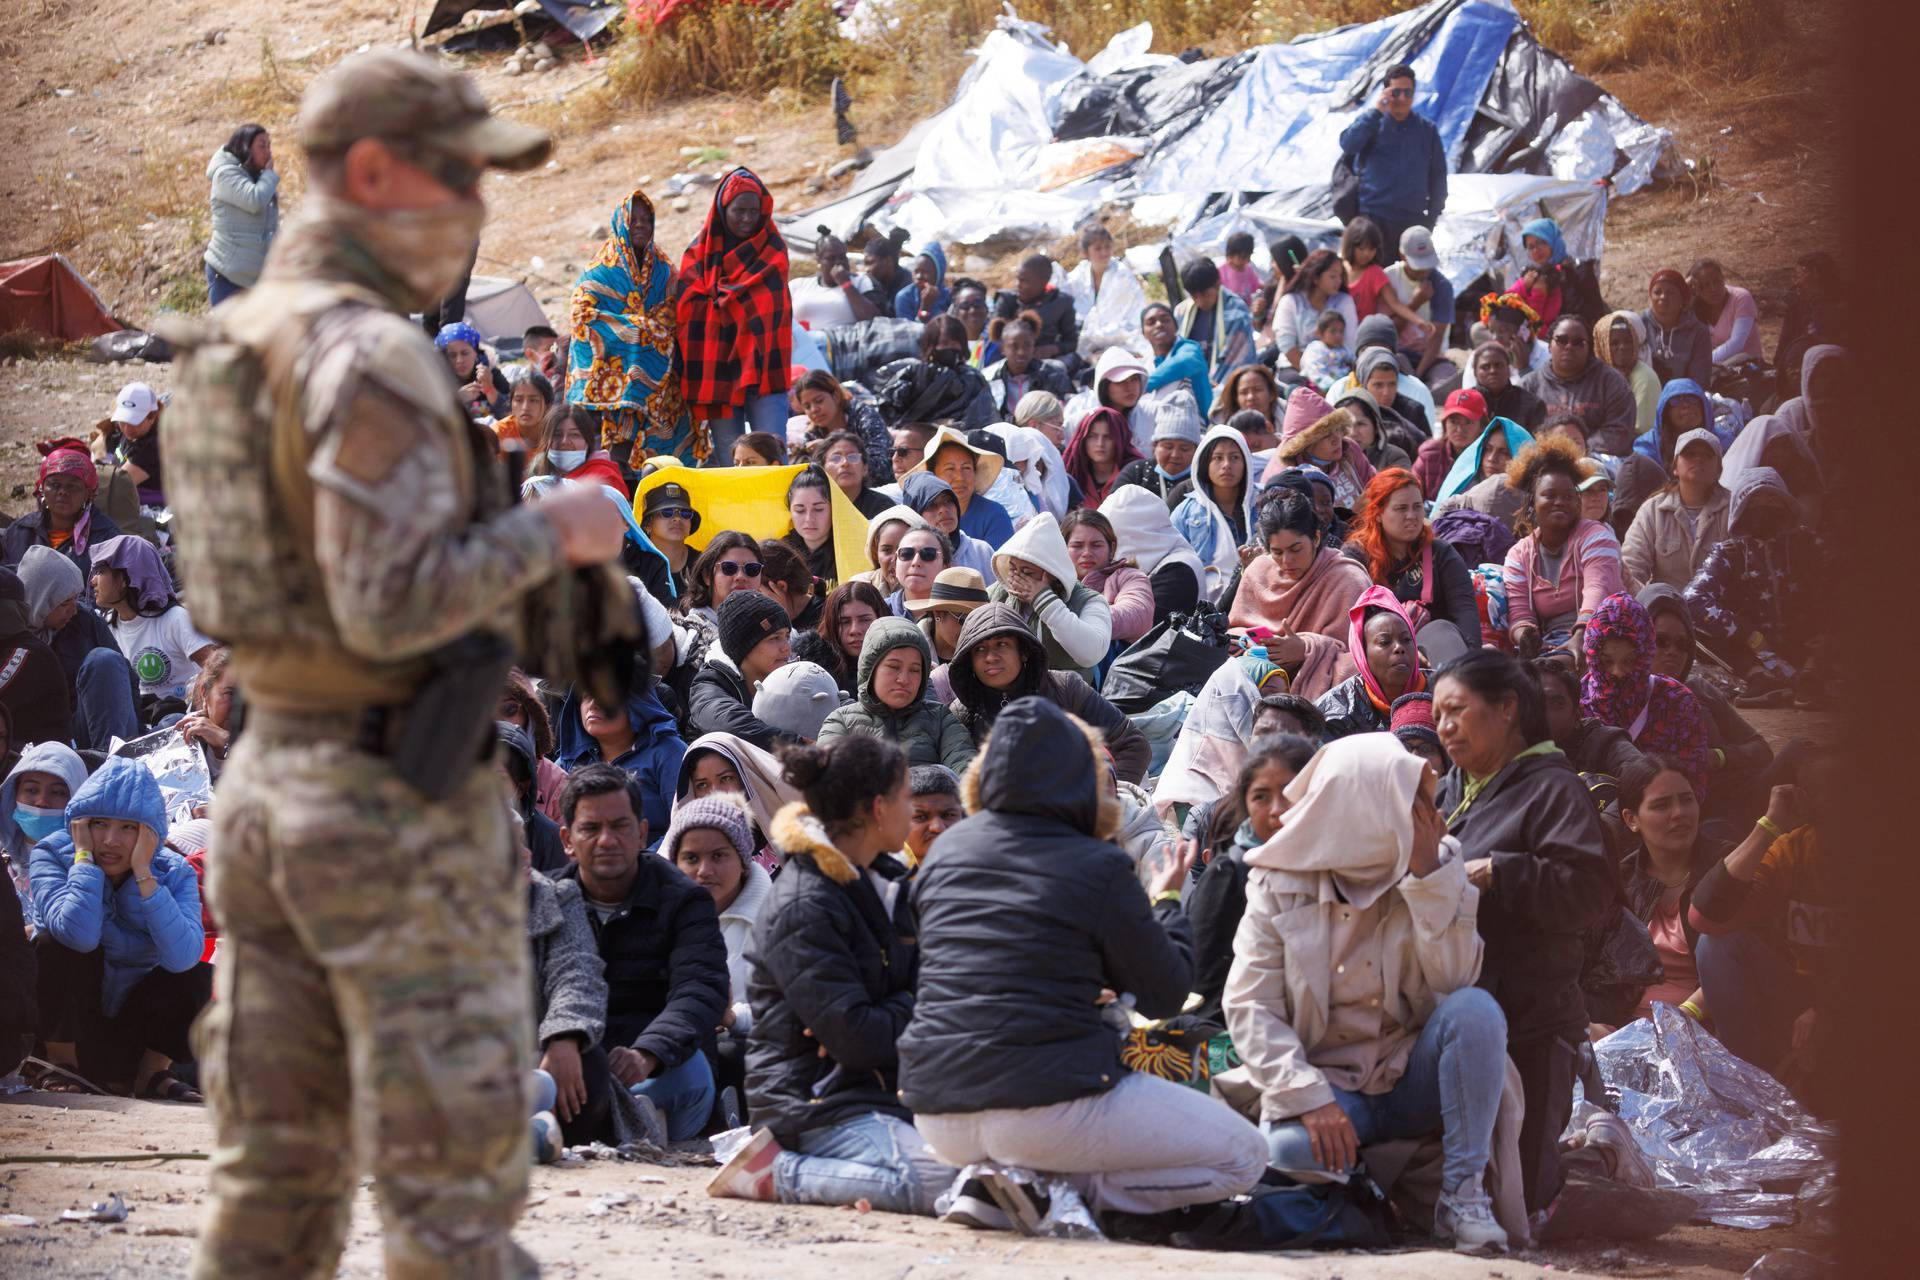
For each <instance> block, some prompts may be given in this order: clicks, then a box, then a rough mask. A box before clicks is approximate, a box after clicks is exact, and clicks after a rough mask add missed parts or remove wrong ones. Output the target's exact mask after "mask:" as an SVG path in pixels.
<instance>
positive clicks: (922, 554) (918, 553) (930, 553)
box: [894, 547, 940, 564]
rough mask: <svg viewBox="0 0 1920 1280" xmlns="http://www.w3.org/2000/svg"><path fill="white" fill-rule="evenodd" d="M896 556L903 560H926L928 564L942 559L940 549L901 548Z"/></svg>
mask: <svg viewBox="0 0 1920 1280" xmlns="http://www.w3.org/2000/svg"><path fill="white" fill-rule="evenodd" d="M894 554H895V555H896V556H898V557H899V558H900V559H902V560H925V561H926V562H927V563H928V564H932V563H933V562H934V561H935V560H938V559H939V558H940V548H938V547H901V548H900V549H899V550H898V551H896V552H894Z"/></svg>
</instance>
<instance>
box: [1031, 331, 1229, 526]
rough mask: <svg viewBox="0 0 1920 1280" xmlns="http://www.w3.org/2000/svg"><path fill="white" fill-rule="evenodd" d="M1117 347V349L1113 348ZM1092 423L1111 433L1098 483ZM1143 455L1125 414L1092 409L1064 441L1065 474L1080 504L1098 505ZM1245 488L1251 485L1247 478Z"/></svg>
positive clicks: (1111, 410)
mask: <svg viewBox="0 0 1920 1280" xmlns="http://www.w3.org/2000/svg"><path fill="white" fill-rule="evenodd" d="M1112 349H1113V350H1117V349H1118V348H1112ZM1095 422H1105V423H1106V424H1107V430H1108V431H1109V432H1111V433H1112V435H1113V448H1114V460H1113V474H1112V475H1111V476H1108V477H1107V482H1106V483H1105V484H1101V483H1100V482H1099V481H1098V480H1095V479H1094V478H1093V463H1092V462H1091V461H1089V460H1088V458H1087V449H1086V442H1087V432H1088V431H1089V430H1090V429H1091V428H1092V426H1093V424H1094V423H1095ZM1144 456H1145V455H1144V454H1142V453H1141V452H1140V450H1139V449H1138V448H1137V447H1136V446H1135V445H1134V443H1133V431H1132V429H1131V428H1129V427H1128V426H1127V419H1126V417H1125V416H1124V415H1123V414H1122V413H1121V412H1120V411H1119V410H1118V409H1109V408H1106V407H1105V406H1102V407H1101V408H1098V409H1095V410H1094V411H1093V412H1092V413H1089V414H1088V415H1087V416H1086V417H1084V418H1082V419H1080V425H1079V426H1077V427H1075V428H1074V429H1073V435H1072V436H1071V437H1069V438H1068V440H1067V452H1066V456H1065V458H1064V461H1065V463H1066V467H1067V474H1068V475H1070V476H1072V477H1073V479H1074V482H1075V483H1077V484H1078V485H1079V486H1080V492H1081V494H1082V505H1083V506H1089V507H1097V506H1099V505H1100V504H1101V503H1102V502H1103V501H1105V500H1106V497H1107V495H1108V494H1110V493H1112V492H1113V490H1114V486H1116V485H1117V484H1119V483H1120V468H1122V467H1124V466H1126V465H1127V464H1128V463H1129V462H1137V461H1139V460H1140V459H1141V458H1142V457H1144ZM1247 484H1248V487H1249V488H1251V487H1252V484H1253V482H1252V480H1251V479H1249V480H1248V482H1247Z"/></svg>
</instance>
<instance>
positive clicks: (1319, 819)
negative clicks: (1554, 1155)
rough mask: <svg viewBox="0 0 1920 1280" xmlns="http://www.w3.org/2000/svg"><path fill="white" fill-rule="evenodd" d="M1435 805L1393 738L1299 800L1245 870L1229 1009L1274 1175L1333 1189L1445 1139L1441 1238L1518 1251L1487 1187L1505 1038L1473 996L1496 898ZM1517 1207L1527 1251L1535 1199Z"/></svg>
mask: <svg viewBox="0 0 1920 1280" xmlns="http://www.w3.org/2000/svg"><path fill="white" fill-rule="evenodd" d="M1434 791H1435V781H1434V776H1433V770H1432V768H1431V767H1429V766H1428V765H1427V763H1426V762H1425V761H1423V760H1421V759H1419V758H1418V757H1416V756H1414V755H1412V754H1410V753H1408V752H1407V751H1406V750H1404V749H1403V748H1402V747H1401V746H1400V744H1399V743H1398V742H1397V741H1395V740H1394V739H1393V738H1392V737H1391V736H1389V735H1387V734H1372V733H1370V734H1363V735H1360V736H1357V737H1352V738H1345V739H1341V740H1340V741H1337V742H1332V743H1329V744H1328V745H1327V746H1325V747H1323V748H1322V749H1321V750H1320V753H1319V754H1318V755H1317V756H1315V757H1314V759H1313V760H1312V761H1310V762H1309V763H1308V764H1307V767H1306V769H1305V770H1304V771H1302V772H1301V774H1300V775H1299V776H1298V777H1296V778H1295V779H1294V780H1293V781H1292V782H1291V783H1289V784H1288V786H1287V797H1288V799H1289V800H1291V802H1292V804H1291V806H1290V807H1289V808H1288V809H1287V811H1286V813H1285V814H1284V815H1283V816H1282V817H1281V818H1280V828H1279V831H1278V832H1277V833H1276V834H1275V835H1274V837H1273V838H1272V839H1270V840H1268V841H1267V842H1266V843H1264V844H1262V845H1260V846H1259V847H1257V848H1254V849H1250V850H1248V852H1247V854H1246V862H1247V865H1248V867H1249V868H1250V871H1249V875H1248V877H1247V910H1246V914H1245V915H1244V916H1243V917H1242V918H1241V922H1240V932H1239V934H1238V935H1237V936H1236V938H1235V939H1234V953H1235V956H1234V962H1233V970H1232V972H1231V973H1230V974H1229V975H1228V977H1227V989H1226V996H1225V999H1224V1001H1223V1007H1224V1009H1225V1012H1226V1017H1227V1025H1228V1027H1229V1028H1230V1029H1231V1030H1232V1032H1233V1043H1234V1047H1235V1048H1236V1049H1237V1050H1238V1051H1239V1053H1240V1056H1241V1059H1242V1060H1243V1061H1244V1062H1245V1063H1246V1065H1247V1067H1248V1070H1249V1072H1250V1074H1251V1075H1252V1077H1253V1080H1254V1082H1255V1083H1256V1084H1257V1085H1258V1086H1259V1089H1260V1109H1261V1128H1262V1130H1263V1132H1264V1133H1265V1135H1266V1139H1267V1145H1268V1149H1269V1151H1270V1153H1271V1159H1272V1164H1273V1167H1274V1168H1275V1169H1277V1170H1279V1171H1280V1172H1281V1173H1285V1174H1306V1175H1309V1177H1310V1178H1311V1179H1313V1180H1318V1179H1319V1178H1320V1177H1323V1176H1324V1175H1326V1174H1328V1173H1345V1172H1347V1171H1349V1170H1351V1169H1352V1168H1353V1166H1354V1165H1355V1163H1356V1162H1357V1161H1358V1159H1359V1155H1360V1148H1361V1147H1362V1146H1363V1145H1365V1144H1368V1143H1374V1142H1382V1141H1387V1140H1390V1139H1394V1138H1421V1137H1425V1136H1427V1135H1428V1134H1431V1133H1433V1132H1434V1131H1435V1130H1436V1129H1437V1130H1439V1131H1440V1133H1441V1145H1442V1148H1443V1150H1444V1152H1445V1156H1444V1170H1443V1174H1442V1181H1441V1190H1440V1202H1439V1205H1438V1207H1437V1208H1436V1210H1435V1212H1434V1222H1433V1233H1434V1235H1435V1236H1436V1237H1437V1238H1439V1239H1441V1240H1452V1241H1453V1242H1454V1247H1455V1248H1456V1249H1459V1250H1461V1251H1473V1250H1479V1249H1487V1248H1491V1249H1496V1250H1505V1249H1506V1247H1507V1242H1508V1236H1507V1232H1506V1231H1505V1230H1504V1229H1503V1228H1502V1226H1501V1224H1500V1222H1499V1221H1498V1220H1497V1219H1496V1218H1495V1216H1494V1204H1493V1201H1492V1199H1491V1197H1489V1195H1488V1194H1487V1188H1486V1176H1487V1173H1488V1166H1489V1165H1490V1164H1491V1163H1492V1159H1493V1125H1494V1119H1495V1117H1496V1116H1497V1115H1498V1113H1499V1109H1500V1094H1501V1088H1502V1084H1503V1081H1504V1079H1505V1073H1506V1063H1505V1062H1504V1061H1503V1059H1504V1057H1505V1054H1506V1038H1507V1022H1506V1018H1505V1017H1503V1016H1502V1015H1501V1012H1500V1006H1499V1004H1498V1003H1497V1002H1496V1001H1495V1000H1494V998H1493V997H1492V996H1490V995H1488V994H1487V993H1486V992H1485V991H1482V990H1480V989H1478V988H1477V987H1475V986H1474V981H1475V980H1476V979H1477V978H1478V977H1479V976H1480V961H1481V957H1482V954H1483V950H1484V948H1483V945H1482V943H1481V941H1480V936H1479V934H1478V932H1476V930H1475V925H1474V917H1475V912H1476V910H1477V908H1478V906H1479V901H1480V894H1479V891H1478V890H1477V889H1475V888H1474V887H1473V885H1471V884H1470V883H1468V880H1467V871H1466V862H1465V859H1464V858H1463V857H1462V856H1461V853H1460V846H1459V843H1458V842H1457V841H1455V840H1453V839H1452V838H1450V837H1448V836H1447V834H1446V824H1445V821H1444V820H1443V819H1442V817H1441V815H1440V813H1439V811H1438V810H1437V809H1436V808H1435V807H1434ZM1512 1191H1513V1192H1514V1193H1517V1191H1518V1188H1517V1187H1516V1188H1513V1189H1512ZM1504 1198H1505V1199H1506V1200H1507V1201H1508V1206H1507V1207H1508V1208H1509V1209H1510V1210H1511V1211H1512V1215H1513V1217H1514V1218H1515V1219H1516V1225H1517V1226H1518V1227H1521V1228H1522V1231H1521V1234H1522V1235H1523V1236H1524V1222H1525V1218H1524V1211H1522V1210H1521V1209H1520V1207H1519V1204H1518V1201H1519V1196H1518V1195H1517V1194H1509V1195H1507V1196H1506V1197H1504Z"/></svg>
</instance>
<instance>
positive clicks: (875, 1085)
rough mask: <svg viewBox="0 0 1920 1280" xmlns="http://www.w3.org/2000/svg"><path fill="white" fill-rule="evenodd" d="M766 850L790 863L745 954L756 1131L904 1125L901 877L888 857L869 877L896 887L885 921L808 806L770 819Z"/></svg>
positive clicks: (882, 908) (908, 955)
mask: <svg viewBox="0 0 1920 1280" xmlns="http://www.w3.org/2000/svg"><path fill="white" fill-rule="evenodd" d="M773 843H774V845H775V846H776V847H778V848H779V849H780V850H781V851H782V852H783V853H785V854H786V855H787V858H786V862H785V863H784V864H783V866H782V868H781V872H780V874H779V875H778V876H776V877H775V878H774V881H773V892H772V895H771V896H770V897H769V898H768V899H767V902H766V905H765V906H764V907H762V908H761V910H760V918H759V920H758V921H756V922H755V923H754V926H753V941H752V942H751V943H749V944H748V949H747V959H748V962H749V963H750V964H751V965H752V966H753V969H752V976H751V977H749V978H748V979H747V1000H748V1002H749V1003H750V1004H752V1006H753V1031H752V1032H751V1033H750V1036H749V1039H748V1044H747V1105H748V1107H749V1108H750V1109H751V1110H752V1112H753V1120H754V1123H755V1124H762V1125H766V1126H767V1127H768V1128H770V1129H772V1130H773V1132H774V1135H775V1136H776V1137H778V1138H779V1139H780V1141H781V1142H784V1143H791V1142H792V1141H793V1140H794V1139H796V1138H798V1137H799V1136H800V1135H801V1134H803V1133H805V1132H807V1131H808V1130H809V1129H818V1128H822V1127H824V1126H826V1125H832V1124H839V1123H840V1122H841V1121H844V1120H850V1119H852V1118H853V1117H855V1116H859V1115H866V1114H868V1113H870V1112H879V1113H881V1114H882V1115H891V1116H898V1117H900V1118H901V1119H903V1120H904V1119H907V1118H908V1114H907V1109H906V1108H905V1107H903V1106H901V1105H900V1099H899V1097H898V1095H897V1094H896V1093H895V1088H896V1086H897V1083H898V1079H899V1061H898V1058H897V1057H896V1055H895V1052H894V1043H895V1041H897V1040H898V1039H899V1038H900V1032H901V1031H902V1030H903V1029H904V1028H905V1027H906V1025H907V1019H908V1018H909V1017H911V1016H912V1015H913V976H914V949H913V923H912V921H913V915H912V908H911V907H910V906H909V905H908V902H907V886H906V884H905V881H906V877H907V871H906V868H905V867H903V866H901V865H900V864H899V863H898V862H896V861H894V860H893V859H892V858H880V859H877V860H876V861H875V862H874V864H873V868H872V869H873V871H874V873H875V874H876V875H879V876H882V877H884V878H885V879H887V880H889V881H892V882H894V883H895V884H896V885H897V890H896V892H895V893H894V895H893V896H894V899H895V904H894V909H893V911H892V912H891V913H889V911H888V909H887V906H886V904H885V903H883V902H882V901H881V899H880V895H879V894H878V893H877V892H875V890H874V886H873V884H872V883H871V882H870V881H869V880H868V879H867V878H866V877H865V876H863V875H861V874H860V870H859V868H857V867H855V866H854V865H853V864H852V863H850V862H848V861H847V858H846V855H844V854H842V853H841V852H840V851H839V850H838V849H836V848H834V847H833V844H832V842H831V841H830V840H829V839H828V838H827V833H826V831H825V830H824V829H823V828H822V827H821V826H820V824H819V822H818V821H817V820H815V818H814V817H813V815H812V814H811V813H810V812H808V810H807V807H806V806H805V805H804V804H799V803H795V804H790V805H788V806H787V807H786V808H784V809H782V810H781V811H780V812H779V814H778V815H776V816H775V818H774V820H773ZM809 1032H810V1033H811V1034H810V1035H809V1034H808V1033H809ZM822 1049H824V1050H826V1052H827V1056H826V1057H825V1058H822V1057H821V1056H820V1050H822Z"/></svg>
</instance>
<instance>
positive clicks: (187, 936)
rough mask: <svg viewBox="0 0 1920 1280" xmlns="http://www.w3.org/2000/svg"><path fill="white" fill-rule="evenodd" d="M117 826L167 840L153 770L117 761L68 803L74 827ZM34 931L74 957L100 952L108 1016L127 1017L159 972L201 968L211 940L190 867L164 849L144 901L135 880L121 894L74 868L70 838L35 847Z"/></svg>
mask: <svg viewBox="0 0 1920 1280" xmlns="http://www.w3.org/2000/svg"><path fill="white" fill-rule="evenodd" d="M82 818H117V819H120V820H121V821H124V822H138V823H139V824H141V825H142V826H144V827H147V828H149V829H150V830H152V832H153V834H154V837H155V838H156V839H157V840H159V841H162V842H164V841H165V840H166V838H167V810H166V802H165V801H164V800H163V799H162V797H161V795H160V784H159V783H157V782H155V781H154V779H153V774H151V773H149V772H148V771H147V769H146V766H144V765H142V764H140V763H139V762H137V761H134V760H129V759H127V758H125V757H124V756H113V757H110V758H109V759H108V760H107V762H106V763H105V764H103V765H101V766H100V768H99V769H98V770H97V771H96V772H95V773H94V775H93V776H92V777H91V778H88V779H87V780H86V782H85V783H84V784H83V785H82V786H81V787H80V789H79V790H78V791H77V792H75V793H74V796H73V799H72V800H70V801H68V803H67V821H68V823H74V822H78V821H80V820H81V819H82ZM29 870H30V874H31V876H32V884H33V915H34V923H35V924H36V925H37V926H39V927H40V928H43V929H45V930H46V931H47V932H48V933H50V934H52V935H53V938H54V941H56V942H58V943H60V944H61V945H62V946H64V947H67V948H70V949H71V950H74V951H92V950H94V949H96V948H98V949H99V950H100V951H101V952H102V953H103V954H104V955H105V957H106V982H105V985H104V987H103V988H102V991H101V995H100V1003H101V1008H102V1009H103V1010H104V1011H105V1012H106V1014H107V1015H108V1016H109V1017H112V1016H113V1015H115V1014H117V1013H119V1012H120V1006H121V1005H122V1004H123V1003H125V1002H126V998H127V993H128V992H129V991H132V990H133V987H134V984H135V983H137V982H139V981H140V979H142V978H144V977H146V976H147V974H149V973H151V972H152V971H153V970H154V969H155V968H156V967H158V968H164V969H166V970H168V971H169V972H171V973H185V972H186V971H187V970H188V969H191V968H193V966H194V965H196V964H199V963H200V953H201V951H202V950H203V949H204V948H205V946H206V940H207V938H206V932H205V930H204V929H202V928H201V925H200V881H199V878H198V877H197V876H195V875H194V872H193V868H192V867H191V866H189V865H187V860H186V859H185V858H182V857H180V856H179V855H178V854H175V853H172V852H170V851H168V850H167V849H165V848H161V849H160V851H159V852H157V853H155V854H154V855H153V878H154V879H155V880H157V881H159V884H158V885H157V886H156V887H155V889H154V891H153V893H152V894H150V895H148V896H147V897H144V898H143V897H141V896H140V886H139V885H138V884H136V883H134V879H133V877H132V876H131V875H129V876H128V877H127V878H126V879H125V880H123V881H122V882H121V883H120V885H119V886H118V887H117V888H116V887H115V886H114V885H113V883H112V882H111V881H109V880H108V879H107V876H106V873H105V872H103V871H101V870H100V868H99V867H98V866H96V865H95V864H93V863H92V862H81V863H75V862H74V860H73V837H72V836H71V835H70V834H69V833H68V832H66V831H61V832H58V833H57V834H54V835H51V836H48V837H47V838H46V839H45V840H42V841H41V842H40V843H39V844H37V845H35V846H34V849H33V858H32V861H31V863H30V865H29Z"/></svg>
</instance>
